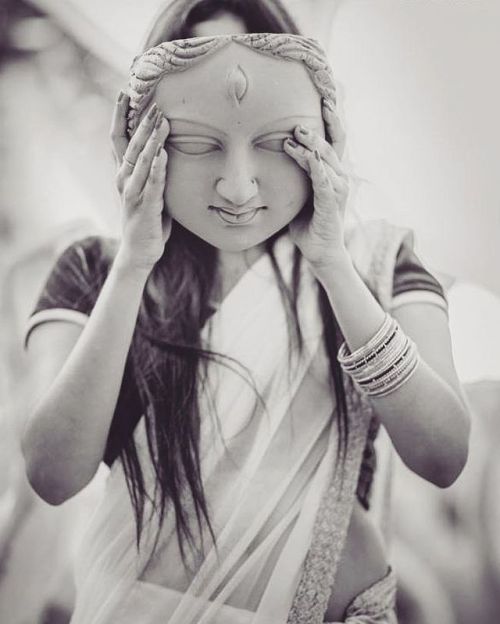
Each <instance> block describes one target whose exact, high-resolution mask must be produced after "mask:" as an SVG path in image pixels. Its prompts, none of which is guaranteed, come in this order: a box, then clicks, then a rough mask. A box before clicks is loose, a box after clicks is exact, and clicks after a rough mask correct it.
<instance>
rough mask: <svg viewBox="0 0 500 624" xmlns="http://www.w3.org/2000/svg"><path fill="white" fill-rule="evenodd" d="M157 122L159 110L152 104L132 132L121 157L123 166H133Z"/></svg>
mask: <svg viewBox="0 0 500 624" xmlns="http://www.w3.org/2000/svg"><path fill="white" fill-rule="evenodd" d="M158 121H159V110H158V107H157V105H156V103H154V104H153V105H152V106H151V107H150V109H149V110H148V112H147V113H146V115H145V116H144V117H143V119H142V121H141V123H140V124H139V127H138V128H137V130H136V131H135V132H134V136H133V137H132V138H131V139H130V142H129V144H128V146H127V149H126V151H125V154H124V156H123V160H124V162H125V164H127V163H129V164H130V165H132V166H133V165H135V163H136V162H137V159H138V158H139V155H140V153H141V152H142V150H143V149H144V147H145V145H146V143H147V142H148V140H149V138H150V136H151V134H152V132H153V130H154V129H155V126H156V123H157V122H158Z"/></svg>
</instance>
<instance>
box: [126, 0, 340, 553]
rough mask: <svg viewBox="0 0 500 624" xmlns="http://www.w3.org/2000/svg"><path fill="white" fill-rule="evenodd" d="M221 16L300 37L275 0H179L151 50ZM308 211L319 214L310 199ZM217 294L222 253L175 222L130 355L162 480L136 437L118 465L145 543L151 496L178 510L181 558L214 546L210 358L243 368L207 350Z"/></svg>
mask: <svg viewBox="0 0 500 624" xmlns="http://www.w3.org/2000/svg"><path fill="white" fill-rule="evenodd" d="M222 11H229V12H231V13H233V14H234V15H236V16H237V17H240V18H241V19H242V20H243V21H244V23H245V25H246V27H247V30H248V32H291V33H294V34H298V31H297V28H296V26H295V25H294V23H293V20H292V19H291V18H290V17H289V16H288V14H287V13H286V11H285V10H284V8H283V7H282V6H281V5H280V4H279V3H278V2H275V1H271V0H269V1H266V0H256V1H253V2H251V3H250V2H247V1H246V0H174V2H172V3H171V4H169V6H168V7H167V8H166V9H165V10H164V11H163V12H162V14H161V15H160V16H159V18H158V20H157V22H156V23H155V26H154V27H153V29H152V30H151V32H150V34H149V36H148V37H147V40H146V44H145V48H148V47H151V46H154V45H156V44H158V43H159V42H161V41H166V40H173V39H177V38H184V37H189V36H190V34H191V31H192V28H193V26H194V25H196V24H197V23H199V22H200V21H204V20H207V19H210V18H211V17H213V16H214V15H216V14H218V13H220V12H222ZM303 210H305V211H309V212H310V213H312V198H310V199H309V200H308V202H307V204H306V205H305V206H304V208H303ZM285 231H286V228H285V229H284V230H282V231H281V232H278V233H277V234H275V235H274V236H273V237H271V238H270V239H269V240H268V241H266V253H267V254H268V255H269V258H270V260H271V263H272V266H273V269H274V272H275V275H276V279H277V284H278V286H279V288H280V292H281V295H282V301H283V305H284V307H285V310H286V313H287V319H288V325H289V336H290V342H291V341H292V339H293V341H294V344H296V345H298V346H299V348H301V345H302V340H301V333H300V325H299V320H298V317H297V297H298V292H299V289H300V265H301V261H302V258H301V254H300V252H299V251H298V250H297V249H296V250H295V254H294V261H293V269H292V280H291V283H290V284H288V283H286V281H285V279H284V278H283V275H282V274H281V271H280V267H279V265H278V263H277V261H276V258H275V255H274V244H275V242H276V240H277V239H278V238H279V237H280V236H281V235H282V234H283V233H284V232H285ZM216 289H217V250H216V249H215V248H214V247H212V246H211V245H209V244H208V243H206V242H205V241H203V240H202V239H200V238H198V237H197V236H195V235H194V234H192V233H191V232H189V231H187V230H186V229H185V228H183V227H182V226H181V225H180V224H178V223H176V222H174V224H173V229H172V234H171V236H170V238H169V240H168V243H167V245H166V246H165V250H164V253H163V256H162V258H161V259H160V260H159V261H158V262H157V264H156V265H155V267H154V269H153V271H152V273H151V275H150V277H149V279H148V282H147V285H146V288H145V291H144V296H143V299H142V303H141V308H140V312H139V318H138V322H137V326H136V330H135V334H134V338H133V340H132V345H131V350H130V360H131V365H132V369H133V375H134V377H135V380H136V383H137V388H138V391H139V395H140V399H141V403H142V405H143V413H144V415H145V419H144V421H145V430H146V437H147V445H148V450H149V455H150V459H151V464H152V470H153V476H154V483H155V486H154V490H153V492H151V491H150V490H148V488H147V485H146V481H145V477H144V473H143V467H142V466H141V462H140V459H139V453H138V450H137V448H136V444H135V442H134V439H133V438H132V436H131V437H130V438H129V439H128V441H127V442H126V445H125V447H124V448H123V450H122V451H121V460H122V463H123V467H124V471H125V476H126V480H127V486H128V489H129V493H130V496H131V499H132V503H133V507H134V511H135V517H136V528H137V544H138V546H139V544H140V537H141V531H142V528H143V526H144V510H145V503H146V501H147V500H148V501H149V502H150V503H151V509H152V513H155V514H156V516H157V520H158V527H159V528H160V527H161V525H162V523H163V520H164V517H165V513H166V512H167V511H170V512H173V513H175V520H176V531H177V538H178V543H179V547H180V551H181V555H182V556H183V558H184V560H185V557H184V556H185V552H186V551H185V547H186V545H189V546H190V547H191V548H192V549H194V550H195V551H199V549H200V548H201V549H202V548H203V534H204V532H205V531H206V530H207V529H208V531H209V534H210V536H211V538H212V540H213V541H215V536H214V534H213V531H212V527H211V524H210V517H209V509H208V507H207V502H206V499H205V495H204V490H203V483H202V476H201V472H200V457H199V438H200V416H201V415H200V412H199V405H198V396H199V391H200V389H201V387H202V385H203V381H204V379H205V376H206V367H207V364H208V363H209V362H211V361H213V360H217V361H218V362H220V363H223V364H225V365H227V366H230V367H232V368H233V369H234V370H235V371H238V363H236V362H230V361H228V360H227V359H225V358H223V357H222V356H219V355H218V354H215V353H212V352H209V351H207V350H206V349H205V348H204V345H203V344H202V341H201V330H202V328H203V326H204V325H205V323H206V321H207V319H208V318H209V317H210V314H211V313H212V310H211V308H210V305H209V302H210V300H211V298H212V297H213V295H214V293H215V292H216ZM319 304H320V310H321V315H322V320H323V324H324V328H325V331H324V340H325V347H326V351H327V354H328V357H329V362H330V372H331V375H330V379H331V384H332V392H334V393H335V396H336V405H337V407H336V412H335V418H336V422H337V426H338V429H339V434H340V435H339V440H340V445H339V448H341V449H345V444H346V440H347V432H348V425H347V407H346V396H345V390H344V385H343V379H342V373H341V370H340V367H339V364H338V362H337V357H336V356H337V351H338V347H339V345H340V342H341V340H342V336H341V333H340V330H339V327H338V324H337V322H336V319H335V317H334V314H333V311H332V308H331V305H330V303H329V301H328V298H327V296H326V293H325V291H324V290H323V289H322V288H321V287H320V289H319ZM333 417H334V415H333V414H332V418H333ZM340 455H341V454H340ZM159 528H158V533H157V539H158V536H159ZM200 538H201V540H200ZM155 545H156V541H155Z"/></svg>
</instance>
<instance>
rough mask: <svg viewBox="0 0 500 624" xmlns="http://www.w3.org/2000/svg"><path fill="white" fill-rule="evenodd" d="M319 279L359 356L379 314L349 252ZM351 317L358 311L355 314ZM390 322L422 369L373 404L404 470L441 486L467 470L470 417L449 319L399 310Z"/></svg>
mask: <svg viewBox="0 0 500 624" xmlns="http://www.w3.org/2000/svg"><path fill="white" fill-rule="evenodd" d="M318 277H319V279H320V281H321V282H322V283H323V286H324V287H325V289H326V292H327V294H328V296H329V299H330V303H331V305H332V308H333V310H334V312H335V315H336V317H337V319H338V322H339V324H340V327H341V329H342V332H343V334H344V336H345V338H346V341H347V344H348V346H349V348H350V350H351V351H353V350H355V349H357V348H358V347H360V346H361V345H363V344H364V343H366V342H367V341H368V340H369V339H370V338H371V336H373V335H374V334H375V333H376V332H377V330H378V329H379V327H380V326H381V325H382V322H383V319H384V312H383V310H382V308H381V307H380V305H379V304H378V302H377V301H376V300H375V298H374V297H373V295H372V294H371V293H370V291H369V290H368V288H367V287H366V285H365V284H364V282H363V281H362V279H361V278H360V276H359V275H358V273H357V272H356V270H355V268H354V266H353V264H352V262H351V259H350V257H349V256H348V255H347V253H345V254H341V255H339V257H338V259H337V262H336V263H334V264H331V265H330V267H329V269H328V270H327V269H326V268H323V269H322V270H321V271H320V272H319V274H318ZM353 310H359V311H360V312H359V313H358V314H356V313H354V314H353ZM393 316H394V318H396V320H398V322H399V323H400V325H401V327H402V329H403V330H404V331H405V332H406V333H407V334H408V336H409V337H410V338H412V340H414V342H415V343H416V344H417V347H418V349H419V352H420V356H421V358H422V362H421V364H420V365H419V367H418V369H417V371H416V372H415V374H414V375H413V376H412V377H411V378H410V379H409V380H408V381H407V382H406V383H405V384H404V385H403V386H401V387H400V388H399V389H398V390H396V391H394V392H392V393H391V394H389V395H387V396H383V397H374V398H372V402H373V405H374V407H375V409H376V411H377V414H378V415H379V417H380V420H381V421H382V423H383V424H384V425H385V427H386V428H387V431H388V433H389V435H390V437H391V439H392V441H393V443H394V446H395V447H396V449H397V451H398V453H399V455H400V456H401V458H402V460H403V461H404V462H405V464H406V465H407V466H408V467H409V468H411V469H412V470H413V471H414V472H416V473H417V474H419V475H420V476H422V477H424V478H425V479H427V480H429V481H431V482H433V483H435V484H436V485H439V486H441V487H446V486H448V485H450V484H451V483H452V482H453V481H454V480H455V479H456V478H457V477H458V475H459V474H460V472H461V470H462V468H463V466H464V465H465V461H466V459H467V450H468V437H469V416H468V410H467V408H466V405H465V403H464V401H463V397H462V393H461V389H460V383H459V381H458V379H457V376H456V373H455V369H454V366H453V358H452V351H451V340H450V335H449V330H448V321H447V317H446V314H445V312H444V311H443V310H441V309H440V308H438V307H437V306H433V305H432V304H408V305H405V306H401V307H400V308H398V309H397V310H396V311H395V312H394V314H393Z"/></svg>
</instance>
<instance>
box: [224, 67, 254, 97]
mask: <svg viewBox="0 0 500 624" xmlns="http://www.w3.org/2000/svg"><path fill="white" fill-rule="evenodd" d="M248 87H249V79H248V74H247V72H246V71H245V70H244V69H243V67H242V66H241V65H236V67H233V68H232V69H230V70H229V72H228V74H227V79H226V89H227V94H228V96H229V99H230V100H231V102H232V103H233V104H234V105H235V106H239V105H240V104H241V102H242V101H243V98H244V97H245V95H246V94H247V92H248Z"/></svg>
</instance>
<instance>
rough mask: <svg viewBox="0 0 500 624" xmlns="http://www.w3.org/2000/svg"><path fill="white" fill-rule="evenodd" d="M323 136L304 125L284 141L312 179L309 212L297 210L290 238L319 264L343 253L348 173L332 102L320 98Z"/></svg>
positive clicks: (322, 264)
mask: <svg viewBox="0 0 500 624" xmlns="http://www.w3.org/2000/svg"><path fill="white" fill-rule="evenodd" d="M322 113H323V119H324V122H325V131H326V137H327V139H329V140H330V141H331V143H329V142H328V140H326V139H324V138H323V137H321V136H320V135H319V134H318V133H317V132H314V131H312V130H310V129H308V128H304V127H303V126H297V127H296V128H295V130H294V139H295V140H293V139H287V140H286V141H285V142H284V149H285V152H286V153H287V154H288V155H289V156H291V157H292V158H293V159H294V160H295V162H296V163H297V164H298V165H299V167H301V168H302V169H304V171H306V173H307V174H308V175H309V177H310V179H311V182H312V190H313V195H314V198H313V200H314V209H313V212H312V215H310V214H308V215H305V214H303V213H302V214H299V215H298V216H297V217H296V218H295V219H294V220H293V221H292V222H291V223H290V225H289V232H290V238H291V239H292V240H293V242H294V243H295V244H296V245H297V247H298V248H299V249H300V251H301V252H302V255H303V256H304V257H305V258H306V259H307V260H308V261H309V262H310V264H311V265H312V267H313V269H315V268H317V269H319V268H322V267H324V266H327V265H329V264H330V265H331V264H332V263H335V262H336V259H337V258H338V257H339V256H345V254H346V253H347V252H346V248H345V244H344V214H345V207H346V202H347V197H348V194H349V185H348V181H347V176H346V174H345V173H344V171H343V168H342V165H341V162H340V159H341V157H342V154H343V150H344V143H345V134H344V131H343V129H342V126H341V124H340V121H339V118H338V116H337V114H336V113H335V110H334V107H333V104H332V103H330V102H329V101H326V100H325V101H324V102H323V107H322Z"/></svg>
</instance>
